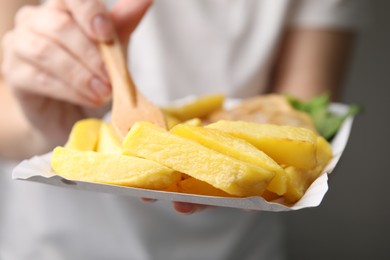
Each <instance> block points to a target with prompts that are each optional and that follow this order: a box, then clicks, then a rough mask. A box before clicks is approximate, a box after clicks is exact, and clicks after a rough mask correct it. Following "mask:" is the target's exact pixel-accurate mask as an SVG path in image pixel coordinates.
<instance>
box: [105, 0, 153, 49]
mask: <svg viewBox="0 0 390 260" xmlns="http://www.w3.org/2000/svg"><path fill="white" fill-rule="evenodd" d="M152 2H153V1H152V0H121V1H118V2H117V3H116V4H115V5H114V6H113V8H112V10H111V17H112V19H113V21H114V24H115V29H116V31H117V33H118V36H119V39H120V41H121V42H122V44H127V41H128V39H129V36H130V34H131V33H132V32H133V31H134V29H135V28H136V27H137V25H138V24H139V22H140V21H141V19H142V17H143V16H144V15H145V13H146V11H147V10H148V8H149V7H150V5H151V4H152Z"/></svg>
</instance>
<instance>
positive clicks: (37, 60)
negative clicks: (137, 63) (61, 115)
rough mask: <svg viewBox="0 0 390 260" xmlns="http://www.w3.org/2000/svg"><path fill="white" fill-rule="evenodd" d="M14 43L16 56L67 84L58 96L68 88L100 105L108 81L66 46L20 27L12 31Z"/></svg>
mask: <svg viewBox="0 0 390 260" xmlns="http://www.w3.org/2000/svg"><path fill="white" fill-rule="evenodd" d="M18 39H23V40H18ZM13 44H14V51H15V54H16V56H17V57H19V59H23V60H25V61H27V62H29V63H30V64H32V65H33V66H36V67H37V68H39V69H40V70H41V71H43V72H44V73H46V74H49V75H52V76H53V77H55V78H57V79H59V80H60V81H62V82H63V84H64V85H65V86H67V87H66V88H65V89H63V90H62V91H60V92H59V93H58V94H57V95H58V98H59V99H63V98H61V97H63V95H67V92H68V91H70V90H71V91H72V92H75V93H79V94H80V95H81V96H84V97H85V98H87V99H89V100H91V101H93V102H94V103H95V105H100V104H102V103H104V101H105V100H106V99H107V98H108V97H109V96H110V93H111V92H110V86H109V85H108V84H106V83H105V82H103V81H102V80H100V79H99V78H98V77H97V76H95V75H94V74H93V73H91V72H90V71H89V70H88V69H87V68H86V67H85V66H84V65H83V63H81V62H80V61H79V60H77V59H76V58H75V57H73V56H72V55H71V54H70V53H69V52H68V51H67V50H66V49H64V48H63V47H62V46H60V45H58V44H57V43H55V42H53V41H52V40H51V39H49V38H47V37H46V36H44V35H40V34H38V33H35V32H33V31H31V30H26V29H25V28H19V29H17V30H16V31H15V35H14V41H13ZM32 46H33V47H32ZM45 87H48V86H45Z"/></svg>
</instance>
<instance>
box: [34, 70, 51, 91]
mask: <svg viewBox="0 0 390 260" xmlns="http://www.w3.org/2000/svg"><path fill="white" fill-rule="evenodd" d="M32 75H33V77H34V80H35V82H36V83H37V85H38V86H41V87H45V86H48V85H49V84H50V83H49V82H50V76H49V74H47V73H45V72H43V71H41V70H35V71H32Z"/></svg>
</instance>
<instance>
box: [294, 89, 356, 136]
mask: <svg viewBox="0 0 390 260" xmlns="http://www.w3.org/2000/svg"><path fill="white" fill-rule="evenodd" d="M287 99H288V101H289V102H290V104H291V105H292V106H293V107H294V108H295V109H297V110H299V111H303V112H306V113H308V114H309V115H310V117H311V118H312V119H313V121H314V124H315V126H316V129H317V131H318V132H319V134H321V135H322V136H323V137H324V138H326V139H327V140H328V141H329V140H331V139H332V138H333V137H334V135H335V134H336V133H337V131H338V130H339V129H340V127H341V125H342V124H343V122H344V120H345V119H346V118H348V117H349V116H354V115H357V114H359V113H360V112H361V111H362V107H361V106H359V105H355V104H353V105H350V106H349V109H348V111H347V113H345V114H344V115H337V114H334V113H331V112H330V111H329V109H328V108H329V104H330V99H329V95H328V94H324V95H321V96H317V97H314V98H312V99H311V100H309V101H306V102H304V101H301V100H299V99H297V98H294V97H291V96H287Z"/></svg>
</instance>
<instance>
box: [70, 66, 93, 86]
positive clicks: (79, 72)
mask: <svg viewBox="0 0 390 260" xmlns="http://www.w3.org/2000/svg"><path fill="white" fill-rule="evenodd" d="M69 77H70V79H74V83H75V84H74V86H75V87H76V88H84V87H85V86H87V85H88V84H89V81H90V78H91V76H90V75H89V73H88V72H87V71H86V70H85V69H84V68H82V67H81V66H73V67H72V68H71V69H70V71H69Z"/></svg>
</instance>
